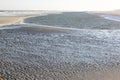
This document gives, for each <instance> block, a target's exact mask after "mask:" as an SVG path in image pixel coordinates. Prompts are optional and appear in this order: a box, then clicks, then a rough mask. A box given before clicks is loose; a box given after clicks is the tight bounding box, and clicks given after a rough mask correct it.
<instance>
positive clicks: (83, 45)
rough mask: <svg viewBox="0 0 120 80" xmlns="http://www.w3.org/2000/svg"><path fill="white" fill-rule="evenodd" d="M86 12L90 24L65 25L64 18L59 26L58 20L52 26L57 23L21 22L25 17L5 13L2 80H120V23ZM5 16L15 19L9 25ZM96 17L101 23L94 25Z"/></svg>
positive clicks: (1, 37) (0, 48)
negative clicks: (62, 24)
mask: <svg viewBox="0 0 120 80" xmlns="http://www.w3.org/2000/svg"><path fill="white" fill-rule="evenodd" d="M78 14H79V13H77V15H78ZM69 15H71V13H69ZM72 15H73V14H72ZM80 15H81V14H80ZM82 15H84V16H85V19H84V16H82V20H83V19H84V20H88V19H86V18H87V17H86V16H90V20H91V22H90V23H87V24H88V25H85V22H87V21H84V20H83V21H84V24H82V25H83V26H85V27H81V24H80V26H79V24H78V27H71V26H70V27H69V25H67V27H66V24H65V23H64V24H65V27H64V26H61V24H60V26H59V25H57V24H58V22H56V24H55V25H57V26H52V25H53V24H52V23H51V25H50V26H47V25H48V24H46V25H43V24H42V25H39V24H33V23H21V24H16V22H18V23H20V22H21V21H23V20H22V19H23V17H22V18H21V17H19V16H18V17H17V16H16V17H14V16H10V17H9V16H7V17H3V19H1V24H4V27H3V26H2V27H0V80H120V76H119V74H120V54H119V53H120V52H119V51H120V36H119V35H120V30H119V26H118V25H119V22H116V21H113V20H110V21H109V20H106V19H105V20H104V17H97V16H94V15H89V14H86V13H82ZM30 16H33V15H30ZM57 16H58V15H57ZM91 16H93V17H91ZM49 17H50V16H49ZM64 17H65V16H64ZM80 17H81V16H80ZM6 18H8V21H7V22H9V20H10V21H12V20H13V21H12V22H10V25H8V24H7V22H6V20H5V19H6ZM13 18H14V19H15V20H14V19H13ZM57 18H58V17H57ZM11 19H12V20H11ZM18 19H20V20H18ZM32 19H33V18H32ZM37 19H39V18H38V17H37ZM45 19H46V18H45ZM47 19H48V17H47ZM69 19H71V18H70V17H69ZM4 20H5V22H4ZM42 20H44V18H42ZM50 20H52V19H51V18H50ZM94 20H96V22H97V21H98V22H100V23H96V24H93V23H92V21H93V22H94ZM33 21H34V20H33ZM44 21H45V22H47V21H49V20H44ZM55 21H56V19H55ZM67 21H68V20H67ZM104 21H105V23H103V22H104ZM13 22H14V23H13ZM30 22H32V21H30ZM88 22H89V21H88ZM106 22H107V23H106ZM47 23H48V22H47ZM61 23H63V22H62V21H61ZM101 23H102V25H103V26H101ZM110 23H114V24H113V25H111V24H110ZM11 24H12V25H11ZM97 24H98V25H100V26H98V25H97ZM104 24H105V25H104ZM116 24H117V25H116ZM71 25H72V24H71ZM89 25H90V26H89ZM93 25H94V27H92V26H93ZM104 26H107V27H104ZM109 26H110V27H109ZM114 26H115V27H114ZM117 26H118V27H117ZM111 27H112V28H111ZM94 28H95V29H94Z"/></svg>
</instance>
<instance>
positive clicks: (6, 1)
mask: <svg viewBox="0 0 120 80" xmlns="http://www.w3.org/2000/svg"><path fill="white" fill-rule="evenodd" d="M115 9H120V0H0V10H60V11H106V10H107V11H109V10H115Z"/></svg>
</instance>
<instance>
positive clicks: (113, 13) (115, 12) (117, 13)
mask: <svg viewBox="0 0 120 80" xmlns="http://www.w3.org/2000/svg"><path fill="white" fill-rule="evenodd" d="M95 13H100V14H111V15H120V11H119V10H118V11H97V12H95Z"/></svg>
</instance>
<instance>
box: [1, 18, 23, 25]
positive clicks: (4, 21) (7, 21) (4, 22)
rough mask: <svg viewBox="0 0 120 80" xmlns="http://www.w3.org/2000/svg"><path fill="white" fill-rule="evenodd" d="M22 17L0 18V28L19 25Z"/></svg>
mask: <svg viewBox="0 0 120 80" xmlns="http://www.w3.org/2000/svg"><path fill="white" fill-rule="evenodd" d="M24 18H25V17H24V16H0V26H6V25H14V24H19V23H20V22H21V21H22V20H23V19H24Z"/></svg>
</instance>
